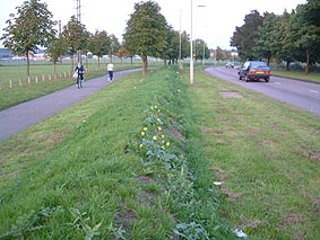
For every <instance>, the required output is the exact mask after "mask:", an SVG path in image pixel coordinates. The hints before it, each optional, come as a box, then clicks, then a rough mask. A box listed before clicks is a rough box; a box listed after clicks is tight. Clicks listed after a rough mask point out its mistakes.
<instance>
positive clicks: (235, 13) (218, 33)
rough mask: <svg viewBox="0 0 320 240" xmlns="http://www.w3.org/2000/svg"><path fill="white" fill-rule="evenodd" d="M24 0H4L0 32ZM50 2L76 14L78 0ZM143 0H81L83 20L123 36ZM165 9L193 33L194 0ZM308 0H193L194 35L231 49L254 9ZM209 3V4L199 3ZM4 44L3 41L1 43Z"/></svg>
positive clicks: (60, 16)
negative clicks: (246, 16)
mask: <svg viewBox="0 0 320 240" xmlns="http://www.w3.org/2000/svg"><path fill="white" fill-rule="evenodd" d="M23 2H24V0H0V36H2V34H3V31H2V29H3V28H4V27H6V24H5V21H6V20H7V19H8V18H9V14H10V13H16V9H15V7H16V6H21V5H22V3H23ZM42 2H46V3H47V4H48V9H49V10H50V11H51V12H52V13H53V15H54V20H61V21H62V25H65V24H66V23H67V22H68V20H69V19H70V17H71V15H75V14H76V0H42ZM135 2H139V0H81V5H82V8H81V12H82V19H81V21H82V23H83V24H85V25H86V27H87V29H88V30H89V31H90V32H94V31H95V30H106V31H107V32H108V33H109V34H111V33H113V34H115V35H116V36H117V38H118V39H119V40H120V39H121V38H122V34H123V32H124V29H125V27H126V22H127V20H128V19H129V16H130V14H131V13H133V7H134V3H135ZM155 2H157V3H158V4H159V5H160V7H161V13H162V14H163V15H164V16H165V18H166V19H167V21H168V23H169V24H170V25H172V26H173V28H174V29H175V30H179V29H180V12H181V28H182V30H186V31H187V32H188V33H190V26H191V20H190V19H191V17H190V16H191V0H155ZM304 3H306V0H219V1H218V0H193V26H194V27H193V28H194V31H193V34H194V38H201V39H204V40H205V41H206V42H207V44H208V45H209V47H210V48H215V47H216V46H220V47H222V48H225V49H230V45H229V42H230V37H231V36H232V35H233V32H234V30H235V27H236V26H241V25H243V19H244V16H245V15H246V14H248V13H250V11H251V10H255V9H256V10H258V11H259V12H260V14H262V13H263V12H266V11H268V12H274V13H275V14H282V13H283V11H284V10H285V9H287V11H288V12H291V10H292V9H295V8H296V6H297V5H298V4H304ZM199 5H205V7H198V6H199ZM0 46H2V43H0Z"/></svg>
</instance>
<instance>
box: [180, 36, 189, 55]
mask: <svg viewBox="0 0 320 240" xmlns="http://www.w3.org/2000/svg"><path fill="white" fill-rule="evenodd" d="M189 56H190V37H189V35H188V34H187V33H186V31H183V32H182V33H181V58H182V59H184V58H187V57H189Z"/></svg>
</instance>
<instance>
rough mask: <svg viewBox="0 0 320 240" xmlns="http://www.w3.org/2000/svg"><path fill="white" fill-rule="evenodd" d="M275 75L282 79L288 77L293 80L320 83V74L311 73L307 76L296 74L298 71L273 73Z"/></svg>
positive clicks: (302, 73) (300, 73) (301, 73)
mask: <svg viewBox="0 0 320 240" xmlns="http://www.w3.org/2000/svg"><path fill="white" fill-rule="evenodd" d="M272 72H273V74H274V75H276V76H280V77H287V78H292V79H298V80H304V81H311V82H316V83H320V73H309V74H305V73H304V72H296V71H290V72H288V71H272Z"/></svg>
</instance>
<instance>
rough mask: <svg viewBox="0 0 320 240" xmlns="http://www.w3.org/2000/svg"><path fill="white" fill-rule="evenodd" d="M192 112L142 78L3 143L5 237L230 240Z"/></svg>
mask: <svg viewBox="0 0 320 240" xmlns="http://www.w3.org/2000/svg"><path fill="white" fill-rule="evenodd" d="M171 81H173V82H171ZM150 106H152V109H151V108H150ZM155 106H157V107H155ZM193 112H194V111H193V110H192V107H191V105H190V101H189V100H188V95H187V86H186V85H185V84H183V82H182V81H181V80H180V75H179V74H177V73H176V72H175V71H174V70H173V69H167V70H161V71H159V72H158V71H157V72H155V73H153V74H151V75H150V76H149V77H148V78H147V79H141V77H140V73H137V74H132V75H130V76H128V77H126V78H125V79H123V80H122V81H118V82H115V83H114V84H112V85H111V86H109V87H108V88H106V89H104V90H102V91H100V92H98V93H97V94H95V95H94V96H92V97H90V98H88V99H87V100H86V101H85V102H83V103H82V104H79V105H78V106H76V107H74V108H72V109H69V110H66V111H64V112H61V113H60V114H57V115H56V116H54V117H52V118H50V119H48V120H46V121H44V122H41V123H39V124H38V125H37V126H34V127H32V128H30V129H28V130H26V131H24V132H22V133H20V134H18V135H17V136H16V137H14V138H11V139H8V140H6V141H4V142H1V145H0V165H1V168H0V238H1V239H12V238H20V239H22V238H23V239H49V238H50V239H83V238H85V239H172V238H175V239H179V238H180V239H207V238H213V237H214V236H216V237H219V238H220V239H221V238H224V237H226V238H228V236H230V232H229V231H228V229H227V227H226V225H225V223H224V222H223V221H222V220H221V219H220V218H219V210H220V208H219V201H218V199H217V198H216V195H215V193H216V191H215V190H214V189H212V186H211V182H212V181H213V173H212V171H210V169H208V168H207V164H208V159H206V158H205V156H204V155H202V152H201V149H202V145H201V141H200V138H199V137H200V132H199V130H198V128H197V126H196V124H195V122H194V121H193V120H194V115H193ZM158 118H159V120H158ZM142 131H143V132H144V134H141V132H142ZM155 137H156V138H155ZM162 141H164V142H162Z"/></svg>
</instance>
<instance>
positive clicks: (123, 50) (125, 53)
mask: <svg viewBox="0 0 320 240" xmlns="http://www.w3.org/2000/svg"><path fill="white" fill-rule="evenodd" d="M115 55H116V56H117V57H119V58H120V61H121V66H122V59H123V58H124V57H127V56H129V53H128V51H127V49H126V48H125V47H124V46H121V47H120V48H119V49H118V51H117V52H116V53H115Z"/></svg>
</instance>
